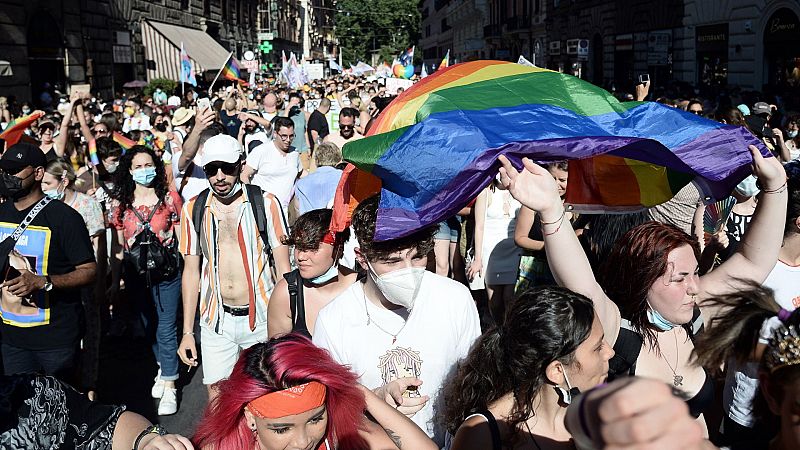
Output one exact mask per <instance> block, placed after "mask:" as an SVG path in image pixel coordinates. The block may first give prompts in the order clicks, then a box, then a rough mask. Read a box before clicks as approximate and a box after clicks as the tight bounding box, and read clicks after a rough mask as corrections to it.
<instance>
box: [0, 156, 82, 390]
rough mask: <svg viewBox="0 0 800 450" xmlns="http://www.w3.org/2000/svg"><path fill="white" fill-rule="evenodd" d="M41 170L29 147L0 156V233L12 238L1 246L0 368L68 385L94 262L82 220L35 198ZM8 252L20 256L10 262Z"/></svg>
mask: <svg viewBox="0 0 800 450" xmlns="http://www.w3.org/2000/svg"><path fill="white" fill-rule="evenodd" d="M46 165H47V161H46V159H45V156H44V153H42V151H41V149H39V148H38V147H36V146H34V145H31V144H28V143H18V144H15V145H13V146H11V147H10V148H9V149H7V150H6V152H5V153H3V156H2V157H0V170H1V171H2V172H0V183H1V184H0V190H1V191H2V195H3V197H5V198H6V199H7V200H6V201H5V202H3V203H2V204H0V222H2V224H0V228H2V233H3V234H4V235H12V234H13V233H14V232H15V231H16V232H17V234H18V238H17V239H16V241H14V240H13V239H7V240H5V241H4V244H3V250H4V251H5V252H7V253H5V254H6V255H9V261H8V263H7V264H5V263H4V264H3V266H4V268H3V269H2V270H3V272H4V274H3V277H4V278H3V279H4V281H3V283H2V287H1V288H0V294H2V299H3V300H2V304H0V317H1V318H2V321H0V338H2V347H1V348H2V357H3V369H4V371H5V373H6V374H7V375H12V374H16V373H24V372H42V373H45V374H48V375H56V376H60V377H64V379H70V377H71V376H72V371H73V369H74V367H75V363H76V361H77V359H78V358H77V352H78V345H79V342H80V338H81V327H80V317H81V309H82V306H81V295H80V288H82V287H84V286H88V285H90V284H91V283H92V281H93V280H94V277H95V271H96V264H95V261H94V252H93V251H92V243H91V241H90V240H89V233H88V232H87V230H86V226H85V225H84V222H83V218H81V215H80V214H79V213H78V212H77V211H75V210H74V209H72V208H70V207H69V206H67V205H66V204H65V203H63V202H58V201H52V199H51V198H50V197H48V196H46V195H44V193H43V192H42V178H43V177H44V173H45V166H46ZM26 218H27V219H28V220H26ZM31 218H32V219H31ZM23 223H25V225H23V226H21V227H20V226H19V225H20V224H23ZM20 232H21V233H22V234H21V235H20V234H19V233H20ZM15 253H16V254H18V255H25V257H18V258H15V260H14V261H12V260H11V259H12V258H10V256H12V255H14V254H15Z"/></svg>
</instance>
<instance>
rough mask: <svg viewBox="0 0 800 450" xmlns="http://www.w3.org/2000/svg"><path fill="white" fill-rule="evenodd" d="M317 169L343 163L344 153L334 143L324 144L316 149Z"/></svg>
mask: <svg viewBox="0 0 800 450" xmlns="http://www.w3.org/2000/svg"><path fill="white" fill-rule="evenodd" d="M314 162H315V163H316V164H317V167H322V166H335V165H337V164H339V163H340V162H342V151H341V150H339V147H337V146H336V144H334V143H333V142H323V143H322V144H319V145H318V146H317V148H315V149H314Z"/></svg>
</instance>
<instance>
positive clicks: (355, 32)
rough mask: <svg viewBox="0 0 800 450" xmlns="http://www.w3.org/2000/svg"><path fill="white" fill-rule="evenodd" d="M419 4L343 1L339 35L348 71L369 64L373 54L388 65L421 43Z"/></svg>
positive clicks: (338, 18) (339, 11) (395, 0)
mask: <svg viewBox="0 0 800 450" xmlns="http://www.w3.org/2000/svg"><path fill="white" fill-rule="evenodd" d="M418 4H419V0H339V1H338V2H337V3H336V9H337V11H336V35H337V37H338V38H339V47H340V49H341V52H342V63H343V65H344V67H348V65H349V64H353V65H355V64H356V63H357V62H358V61H365V62H368V61H369V58H370V56H371V55H372V53H373V52H378V55H379V58H380V59H381V60H386V61H388V62H391V61H392V58H394V57H396V56H398V55H399V54H400V52H401V51H403V50H405V49H406V48H408V47H411V46H412V45H415V44H416V43H417V40H418V39H419V27H420V13H419V8H418Z"/></svg>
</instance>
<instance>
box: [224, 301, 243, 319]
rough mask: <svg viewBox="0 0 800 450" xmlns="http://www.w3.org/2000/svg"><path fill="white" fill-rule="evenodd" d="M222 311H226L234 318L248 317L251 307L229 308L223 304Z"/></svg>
mask: <svg viewBox="0 0 800 450" xmlns="http://www.w3.org/2000/svg"><path fill="white" fill-rule="evenodd" d="M222 310H223V311H225V312H226V313H228V314H230V315H232V316H236V317H241V316H247V315H249V314H250V307H249V306H228V305H225V304H223V305H222Z"/></svg>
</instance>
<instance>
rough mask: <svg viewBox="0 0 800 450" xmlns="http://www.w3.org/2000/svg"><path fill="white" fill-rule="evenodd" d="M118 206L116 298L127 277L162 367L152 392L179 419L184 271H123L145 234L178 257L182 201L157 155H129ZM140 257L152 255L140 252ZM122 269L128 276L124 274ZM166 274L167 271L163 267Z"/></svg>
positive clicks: (135, 151)
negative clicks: (179, 339) (179, 328)
mask: <svg viewBox="0 0 800 450" xmlns="http://www.w3.org/2000/svg"><path fill="white" fill-rule="evenodd" d="M112 197H113V198H114V207H113V209H112V210H111V213H110V214H109V219H110V223H111V226H112V228H113V230H114V231H115V232H114V233H113V234H112V240H111V288H110V292H111V293H112V296H113V295H114V293H116V292H118V291H119V289H120V282H121V280H122V278H123V276H124V278H125V289H126V291H127V292H128V295H129V298H132V299H134V300H135V301H136V302H137V304H136V308H137V310H138V311H139V315H140V317H141V321H142V324H143V326H144V329H145V335H146V337H147V338H148V340H150V343H151V346H152V349H153V354H154V355H155V357H156V361H157V362H158V367H159V369H158V375H157V376H156V380H155V384H154V385H153V387H152V389H151V394H152V396H153V398H158V399H160V400H159V404H158V414H159V415H162V416H163V415H170V414H175V413H176V412H177V410H178V400H177V389H176V387H175V380H177V379H178V355H177V351H178V343H177V340H176V337H175V336H176V334H177V314H178V308H179V306H180V301H181V300H180V298H181V297H180V295H181V273H180V266H178V267H174V268H172V270H171V273H169V274H166V273H165V274H164V275H162V276H159V277H156V275H155V273H152V272H150V270H147V273H146V275H144V276H143V275H142V274H141V273H140V271H141V269H140V268H139V267H136V266H135V263H128V264H126V265H125V267H123V261H125V260H126V259H127V258H126V253H130V252H131V251H132V250H133V249H134V248H135V246H137V245H139V246H141V245H144V244H139V239H137V238H138V236H139V234H140V233H142V232H143V231H144V230H149V231H150V232H152V233H153V234H154V235H155V237H156V239H158V240H159V242H160V243H161V245H162V246H163V247H164V248H165V249H166V250H167V251H172V252H174V254H175V256H176V258H177V240H178V225H179V223H180V215H181V208H182V206H183V202H182V200H181V198H180V196H179V195H178V193H177V192H175V191H172V190H169V186H168V184H167V180H166V175H165V171H164V164H163V163H162V162H161V159H159V158H158V157H157V156H156V155H155V153H154V152H153V150H151V149H149V148H147V147H145V146H142V145H137V146H134V147H133V148H132V149H130V150H128V152H127V153H125V156H123V157H122V160H121V161H120V168H119V171H118V172H117V173H116V174H115V184H114V192H113V194H112ZM139 251H140V252H145V251H151V250H144V249H140V250H139ZM123 269H124V271H123ZM159 269H163V268H159Z"/></svg>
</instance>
